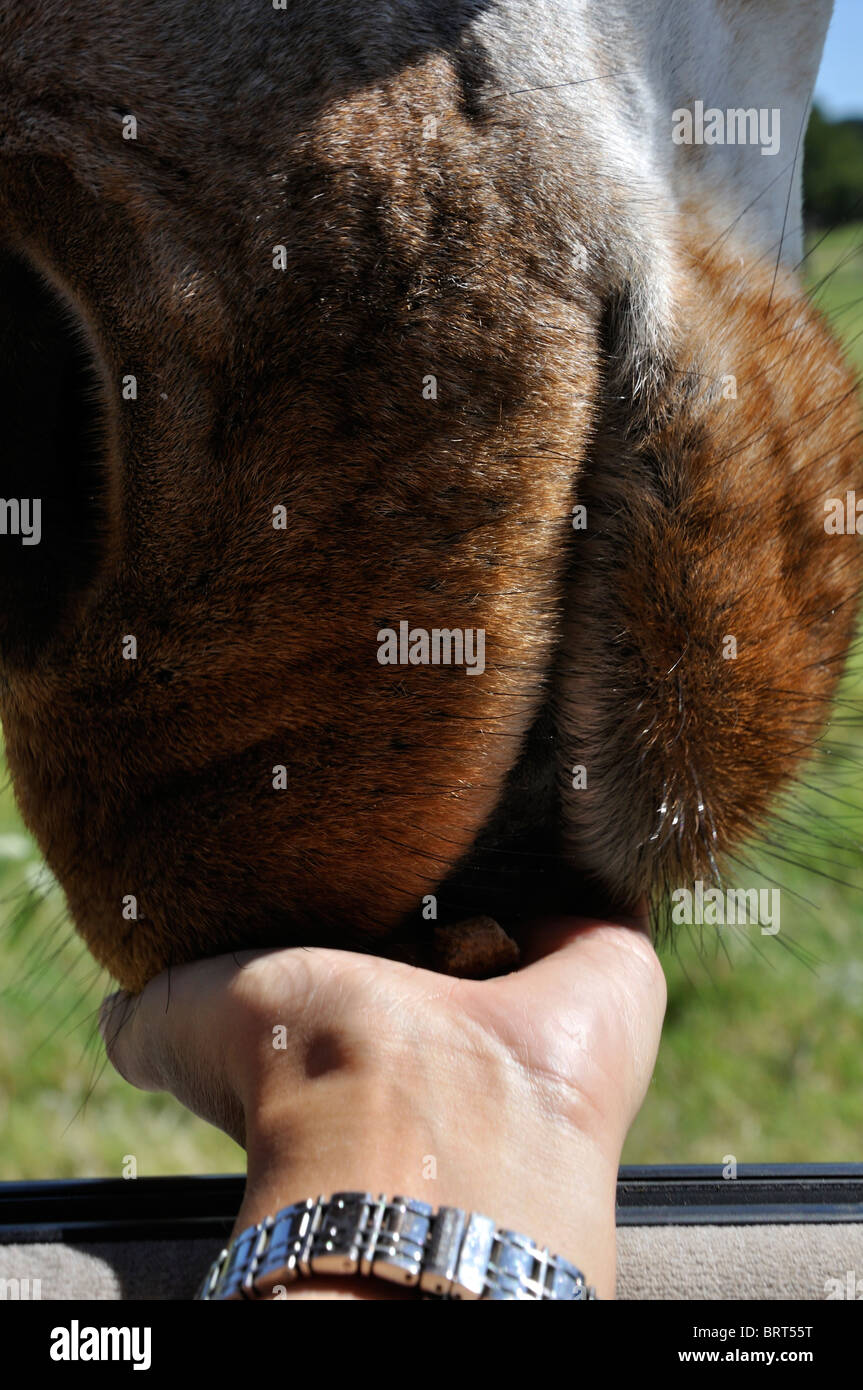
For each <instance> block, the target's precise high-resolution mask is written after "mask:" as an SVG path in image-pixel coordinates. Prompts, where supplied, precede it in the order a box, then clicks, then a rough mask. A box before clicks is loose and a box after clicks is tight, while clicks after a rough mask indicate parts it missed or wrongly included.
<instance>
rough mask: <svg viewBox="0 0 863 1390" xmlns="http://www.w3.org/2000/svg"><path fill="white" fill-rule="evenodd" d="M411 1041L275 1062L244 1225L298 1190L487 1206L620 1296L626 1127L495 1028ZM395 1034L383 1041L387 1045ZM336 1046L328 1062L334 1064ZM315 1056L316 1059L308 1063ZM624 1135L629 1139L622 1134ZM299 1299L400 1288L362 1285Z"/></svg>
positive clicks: (259, 1119)
mask: <svg viewBox="0 0 863 1390" xmlns="http://www.w3.org/2000/svg"><path fill="white" fill-rule="evenodd" d="M424 1036H425V1038H426V1043H425V1045H424V1046H423V1048H422V1049H421V1050H420V1049H415V1048H412V1047H411V1046H410V1045H409V1044H408V1043H407V1042H399V1041H397V1040H395V1039H394V1037H393V1035H392V1033H390V1035H389V1036H388V1037H387V1035H386V1034H383V1035H381V1036H380V1037H377V1038H375V1037H374V1036H373V1035H372V1037H369V1036H366V1037H364V1038H363V1040H362V1042H359V1041H358V1040H357V1038H351V1037H349V1036H346V1035H345V1034H344V1033H341V1034H340V1036H339V1037H337V1038H336V1037H333V1036H331V1035H330V1036H328V1038H327V1045H326V1047H325V1048H323V1047H322V1046H321V1043H320V1040H319V1039H318V1040H316V1041H315V1042H314V1045H313V1046H306V1047H300V1048H299V1049H297V1050H295V1052H294V1053H293V1055H286V1054H282V1055H281V1056H280V1057H277V1058H273V1059H268V1061H267V1065H266V1066H265V1067H264V1068H262V1069H261V1071H260V1072H259V1073H258V1074H257V1084H256V1085H255V1087H254V1096H253V1097H250V1101H249V1103H248V1104H247V1105H246V1114H247V1133H246V1146H247V1151H248V1179H247V1185H246V1195H245V1198H244V1202H243V1206H242V1208H241V1210H240V1213H239V1216H238V1218H237V1224H236V1227H235V1233H236V1232H238V1231H240V1230H243V1229H245V1228H246V1227H247V1226H249V1225H252V1224H254V1223H256V1222H258V1221H260V1220H262V1219H263V1218H264V1217H265V1216H267V1215H270V1214H274V1213H275V1212H276V1211H278V1210H279V1209H280V1208H281V1207H283V1206H285V1205H287V1204H289V1203H291V1202H294V1201H297V1200H299V1199H301V1198H305V1197H310V1196H316V1195H317V1194H319V1193H324V1194H330V1193H333V1192H336V1191H345V1190H367V1191H370V1192H374V1193H378V1192H385V1193H387V1194H388V1195H390V1196H393V1195H395V1194H397V1193H398V1194H401V1195H404V1196H409V1197H417V1198H420V1199H421V1200H423V1201H427V1202H429V1203H431V1204H432V1205H433V1206H434V1207H435V1208H437V1207H439V1206H442V1205H452V1206H459V1207H462V1208H464V1209H466V1210H473V1211H479V1212H483V1213H485V1214H486V1215H488V1216H490V1217H492V1218H493V1219H494V1221H495V1222H496V1223H497V1224H498V1225H499V1226H502V1227H505V1228H508V1229H511V1230H516V1231H521V1232H523V1233H524V1234H526V1235H529V1236H530V1237H531V1238H532V1239H534V1240H536V1241H537V1242H538V1243H540V1244H541V1245H547V1246H548V1247H549V1249H551V1250H552V1251H553V1252H554V1253H556V1254H561V1255H564V1256H566V1257H567V1258H569V1259H571V1260H572V1261H573V1262H574V1263H576V1264H577V1265H579V1267H580V1268H582V1269H583V1270H584V1272H585V1275H586V1277H587V1279H588V1281H589V1282H591V1283H593V1284H595V1285H596V1287H597V1290H598V1293H599V1296H600V1297H605V1298H609V1297H612V1296H613V1287H614V1196H615V1182H616V1176H617V1162H618V1158H619V1147H620V1146H619V1144H618V1143H617V1142H616V1139H615V1136H614V1135H613V1134H611V1133H610V1132H607V1131H605V1130H603V1129H601V1127H599V1126H598V1125H597V1124H596V1121H595V1117H593V1116H591V1117H590V1119H589V1121H588V1117H587V1116H585V1117H584V1118H583V1120H582V1117H580V1116H579V1115H577V1114H576V1116H573V1113H572V1107H571V1105H569V1104H561V1103H559V1098H558V1097H557V1096H556V1094H555V1091H554V1088H553V1087H551V1086H550V1085H549V1084H543V1083H541V1082H539V1081H538V1080H537V1078H536V1077H535V1076H533V1075H531V1074H530V1073H529V1071H527V1070H526V1069H525V1068H524V1067H523V1066H522V1065H521V1063H520V1062H519V1061H518V1060H517V1059H516V1058H514V1057H513V1056H512V1055H511V1054H510V1053H509V1052H508V1050H507V1049H505V1048H504V1047H502V1046H499V1045H497V1044H496V1043H495V1042H494V1040H492V1039H490V1038H489V1037H488V1036H487V1034H486V1033H485V1032H483V1033H482V1036H481V1037H477V1038H475V1039H472V1040H471V1042H470V1044H469V1045H468V1043H467V1040H466V1039H464V1038H454V1037H452V1036H451V1035H449V1034H447V1035H446V1036H444V1035H443V1034H442V1035H441V1036H440V1037H439V1038H438V1040H437V1046H434V1047H433V1046H430V1045H429V1040H428V1026H427V1024H426V1025H424ZM382 1038H386V1041H385V1042H384V1041H382V1040H381V1039H382ZM324 1054H326V1065H324V1064H323V1061H324ZM310 1057H315V1058H316V1061H315V1063H314V1064H313V1065H309V1062H310ZM621 1139H622V1136H621ZM288 1293H289V1296H296V1297H363V1296H365V1297H378V1298H384V1297H403V1296H404V1294H403V1292H402V1291H401V1290H399V1289H397V1288H396V1287H392V1289H390V1288H389V1287H388V1286H378V1285H377V1284H368V1285H364V1284H363V1282H362V1281H338V1280H332V1281H328V1283H327V1284H326V1285H324V1283H323V1282H322V1281H318V1280H316V1281H314V1283H313V1284H309V1285H304V1284H299V1285H295V1286H292V1287H291V1288H290V1289H289V1291H288Z"/></svg>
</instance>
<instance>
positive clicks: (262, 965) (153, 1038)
mask: <svg viewBox="0 0 863 1390" xmlns="http://www.w3.org/2000/svg"><path fill="white" fill-rule="evenodd" d="M530 942H531V946H530V953H529V954H528V955H527V956H526V958H525V964H524V965H523V966H522V968H521V969H519V970H518V971H516V972H514V973H513V974H510V975H506V976H503V977H499V978H496V979H491V980H482V981H476V980H462V979H453V978H449V977H447V976H443V975H439V974H436V973H433V972H431V971H426V970H421V969H417V968H416V967H413V966H409V965H405V964H402V963H399V962H395V961H390V960H385V959H381V958H378V957H375V956H367V955H360V954H354V953H350V952H343V951H335V950H329V949H324V948H317V947H313V948H291V949H286V950H271V951H255V952H241V953H239V954H238V955H230V956H220V957H216V958H214V959H210V960H205V961H200V962H197V963H195V964H193V965H187V966H182V967H180V968H178V969H174V970H172V971H170V972H166V973H165V974H163V975H160V976H158V977H157V978H156V979H154V980H153V981H151V982H150V984H148V985H147V987H146V989H145V990H144V991H143V992H142V993H141V994H140V995H137V996H135V997H134V998H130V997H129V996H126V995H114V996H112V997H111V998H110V999H109V1000H107V1001H106V1003H105V1005H104V1006H103V1018H102V1031H103V1036H104V1037H105V1040H106V1045H107V1049H108V1055H109V1057H110V1059H111V1061H112V1062H113V1064H114V1066H115V1067H116V1068H117V1069H118V1071H120V1073H121V1075H123V1076H124V1077H125V1078H126V1079H127V1080H128V1081H130V1082H131V1083H132V1084H133V1085H135V1086H138V1087H140V1088H142V1089H144V1090H154V1091H160V1090H165V1091H169V1092H170V1093H171V1094H173V1095H174V1096H176V1098H177V1099H178V1100H179V1101H181V1102H182V1104H183V1105H185V1106H186V1107H187V1108H188V1109H190V1110H192V1111H194V1113H195V1114H197V1115H199V1116H201V1117H202V1118H203V1119H205V1120H207V1121H208V1122H209V1123H211V1124H214V1125H217V1126H218V1127H219V1128H221V1129H223V1130H225V1131H226V1133H228V1134H230V1135H231V1136H232V1137H233V1138H234V1139H236V1140H237V1142H238V1143H240V1144H242V1145H243V1146H244V1147H245V1148H246V1150H247V1154H248V1177H247V1186H246V1194H245V1198H244V1201H243V1205H242V1207H241V1210H240V1213H239V1216H238V1218H237V1223H236V1226H235V1231H239V1230H242V1229H244V1228H245V1227H246V1226H248V1225H250V1224H252V1223H253V1222H256V1221H260V1220H261V1219H262V1218H263V1217H264V1216H266V1215H268V1214H269V1213H271V1212H275V1211H276V1210H278V1209H279V1208H280V1207H281V1206H284V1205H286V1204H287V1203H289V1202H292V1201H296V1200H298V1199H300V1198H304V1197H307V1196H313V1195H316V1194H318V1193H321V1192H324V1193H328V1192H332V1191H339V1190H349V1189H362V1190H370V1191H375V1192H377V1191H381V1192H387V1193H388V1194H390V1195H392V1194H394V1193H396V1192H400V1193H404V1194H405V1195H408V1196H416V1197H420V1198H423V1199H425V1200H427V1201H429V1202H431V1203H432V1204H433V1205H435V1206H437V1205H442V1204H451V1205H456V1206H460V1207H464V1208H467V1209H472V1210H478V1211H483V1212H485V1213H486V1214H487V1215H489V1216H491V1217H493V1218H494V1220H495V1221H496V1222H497V1223H498V1224H499V1225H501V1226H505V1227H508V1228H510V1229H514V1230H518V1231H523V1232H524V1233H525V1234H527V1235H530V1236H531V1237H532V1238H533V1239H534V1240H536V1241H538V1242H539V1243H540V1244H546V1245H548V1246H549V1248H550V1249H552V1250H553V1251H554V1252H555V1253H558V1254H561V1255H565V1256H566V1257H567V1258H569V1259H571V1260H573V1261H574V1262H575V1263H576V1264H577V1265H579V1267H580V1268H582V1269H583V1270H584V1272H585V1275H586V1277H587V1279H588V1280H589V1282H591V1283H594V1284H595V1285H596V1286H597V1290H598V1293H599V1295H600V1297H611V1296H612V1295H613V1290H614V1197H615V1183H616V1177H617V1168H618V1164H619V1160H620V1153H621V1150H622V1147H623V1142H624V1139H625V1137H626V1133H627V1131H628V1129H629V1126H630V1125H631V1123H632V1121H633V1119H634V1118H635V1115H636V1113H637V1112H638V1109H639V1107H640V1105H641V1103H642V1100H643V1098H644V1094H645V1091H646V1088H647V1085H648V1083H649V1080H650V1076H651V1074H652V1070H653V1065H654V1061H655V1057H656V1052H657V1048H658V1045H659V1036H660V1030H661V1024H662V1017H663V1013H664V1008H665V981H664V978H663V975H662V971H661V969H660V966H659V963H658V961H657V958H656V955H655V953H654V951H653V948H652V946H651V945H650V943H649V940H648V938H647V934H646V928H645V924H644V923H643V921H639V922H636V921H633V920H632V919H626V921H625V922H624V921H623V920H622V919H618V920H617V921H616V922H614V923H611V922H595V921H585V920H584V919H575V918H568V919H558V920H554V921H545V922H540V923H537V924H536V925H535V927H534V928H533V929H532V931H531V933H530ZM330 1284H331V1288H330V1290H329V1296H353V1297H356V1296H366V1297H378V1298H382V1297H389V1296H392V1297H397V1296H399V1291H398V1290H397V1289H396V1288H395V1287H394V1286H393V1289H392V1293H390V1292H389V1288H388V1286H380V1285H377V1284H372V1283H371V1282H369V1283H368V1284H365V1283H361V1281H353V1282H352V1283H350V1284H344V1285H342V1284H341V1283H340V1281H336V1280H334V1281H330ZM294 1292H295V1293H296V1295H297V1296H308V1297H321V1296H327V1290H326V1289H325V1288H324V1286H323V1285H321V1284H319V1281H314V1283H309V1284H306V1283H301V1284H299V1285H295V1286H291V1289H290V1290H289V1293H294Z"/></svg>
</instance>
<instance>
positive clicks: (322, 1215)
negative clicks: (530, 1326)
mask: <svg viewBox="0 0 863 1390" xmlns="http://www.w3.org/2000/svg"><path fill="white" fill-rule="evenodd" d="M315 1274H325V1275H334V1274H335V1275H345V1274H359V1275H369V1276H372V1277H374V1278H377V1279H386V1280H388V1281H389V1282H390V1283H393V1284H403V1285H406V1286H408V1287H414V1288H416V1289H417V1291H418V1292H419V1293H420V1295H421V1296H425V1297H426V1298H435V1299H441V1298H445V1299H448V1298H473V1299H486V1300H489V1301H492V1302H497V1301H498V1300H503V1299H511V1298H517V1299H536V1298H542V1299H555V1300H575V1299H577V1300H586V1299H595V1298H596V1293H595V1291H594V1289H593V1288H589V1287H588V1286H587V1284H586V1283H585V1280H584V1275H583V1274H582V1273H581V1271H580V1270H578V1269H576V1267H575V1265H573V1264H570V1262H569V1260H564V1259H563V1258H562V1257H561V1256H560V1255H550V1254H549V1252H548V1250H546V1249H544V1248H542V1247H540V1246H538V1245H535V1244H534V1242H533V1241H532V1240H529V1239H528V1238H527V1236H522V1235H518V1234H516V1232H515V1231H505V1230H500V1229H499V1228H498V1227H497V1226H496V1225H495V1223H494V1222H493V1221H492V1220H490V1218H489V1217H487V1216H479V1215H478V1214H477V1213H476V1212H463V1211H461V1210H460V1209H459V1208H458V1207H441V1208H440V1209H439V1210H438V1211H437V1212H435V1211H434V1209H433V1208H432V1207H431V1206H429V1204H428V1202H418V1201H414V1200H413V1198H410V1197H393V1199H392V1201H388V1200H387V1198H386V1197H383V1196H381V1197H373V1196H372V1194H371V1193H369V1192H336V1193H335V1194H334V1195H333V1196H332V1197H329V1198H327V1197H318V1198H317V1199H312V1198H309V1199H308V1200H307V1201H305V1202H296V1203H294V1205H293V1206H290V1207H285V1208H284V1209H283V1210H282V1211H280V1212H279V1213H278V1214H277V1215H276V1216H268V1217H267V1219H266V1221H261V1222H260V1223H259V1224H258V1225H257V1226H249V1228H248V1230H245V1231H242V1232H241V1233H240V1234H239V1235H238V1236H237V1237H236V1238H235V1239H234V1240H232V1241H231V1243H230V1245H228V1246H227V1247H226V1249H224V1250H223V1251H222V1253H221V1254H220V1255H219V1257H218V1259H216V1260H214V1261H213V1264H212V1265H211V1266H210V1269H209V1271H208V1273H207V1277H206V1278H205V1280H204V1282H203V1284H202V1286H201V1288H200V1290H199V1292H198V1294H197V1295H196V1297H197V1298H199V1299H240V1298H261V1297H264V1296H266V1295H273V1294H275V1295H276V1297H278V1295H279V1292H280V1291H281V1289H283V1288H286V1287H287V1285H288V1284H290V1283H292V1282H293V1281H294V1280H295V1279H298V1278H308V1277H309V1276H310V1275H315Z"/></svg>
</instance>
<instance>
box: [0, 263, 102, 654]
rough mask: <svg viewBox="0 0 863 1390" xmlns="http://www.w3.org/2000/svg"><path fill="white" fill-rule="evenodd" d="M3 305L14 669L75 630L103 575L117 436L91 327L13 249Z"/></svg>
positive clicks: (1, 381) (1, 550) (9, 629)
mask: <svg viewBox="0 0 863 1390" xmlns="http://www.w3.org/2000/svg"><path fill="white" fill-rule="evenodd" d="M0 305H2V315H0V419H2V421H3V479H2V488H3V503H4V507H5V509H6V510H5V512H4V515H5V516H6V519H7V525H6V526H5V528H4V529H5V534H2V535H0V649H2V653H3V656H4V658H6V659H7V660H8V659H10V658H11V657H13V656H14V657H15V658H16V659H18V660H20V659H22V657H25V656H26V655H27V654H28V653H29V654H32V653H33V652H34V651H35V650H36V649H37V648H38V646H39V644H41V643H42V642H43V641H44V640H45V638H46V637H48V636H50V635H51V634H52V633H53V632H54V631H55V630H56V629H57V628H58V626H60V625H61V624H62V623H63V621H64V620H65V619H66V618H67V617H68V616H69V614H70V611H72V610H74V607H75V600H76V599H78V598H80V597H81V596H82V595H83V594H85V593H86V591H87V590H88V588H89V586H90V585H91V584H92V583H93V581H94V580H95V578H96V576H97V573H98V571H99V568H100V565H101V561H102V558H103V550H104V538H105V532H106V514H107V488H108V469H107V454H108V448H107V439H108V427H107V411H106V402H105V391H104V383H103V377H102V371H101V367H100V364H99V363H98V361H97V359H96V355H95V352H94V350H93V348H92V346H91V345H90V343H89V341H88V338H87V335H86V331H85V328H84V326H83V325H82V324H81V323H79V322H78V321H77V320H76V317H75V315H74V313H73V311H72V310H71V308H70V307H69V305H68V304H67V303H66V302H65V301H64V299H63V298H62V297H61V295H60V294H59V293H58V292H57V291H56V290H55V289H54V288H53V287H52V286H51V285H49V284H48V282H47V280H46V279H45V278H44V277H43V276H42V275H41V274H40V273H39V272H38V271H37V270H35V269H34V268H33V267H32V266H31V265H30V264H29V262H28V261H26V260H25V259H23V258H22V257H21V256H18V255H17V254H13V253H11V252H9V251H4V250H2V249H0ZM13 503H14V510H13V511H12V523H13V524H8V517H9V511H10V508H11V507H12V504H13ZM24 519H27V520H28V521H29V523H30V525H29V531H30V533H31V534H30V535H29V536H25V535H24V527H23V520H24ZM36 520H38V523H39V524H38V527H35V526H34V525H33V523H34V522H35V521H36ZM16 531H17V532H18V533H19V534H15V533H16Z"/></svg>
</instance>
